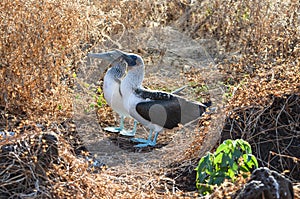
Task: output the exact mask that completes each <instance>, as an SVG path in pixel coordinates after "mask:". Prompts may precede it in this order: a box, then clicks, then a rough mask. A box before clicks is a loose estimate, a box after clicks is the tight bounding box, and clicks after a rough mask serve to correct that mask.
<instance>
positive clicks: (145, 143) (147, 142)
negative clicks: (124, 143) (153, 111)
mask: <svg viewBox="0 0 300 199" xmlns="http://www.w3.org/2000/svg"><path fill="white" fill-rule="evenodd" d="M152 132H153V131H152V130H150V133H149V136H148V139H147V140H146V139H143V138H132V139H131V141H133V142H139V143H140V144H137V145H135V146H134V147H136V148H143V147H147V146H155V145H156V140H157V136H158V132H156V133H155V135H154V138H153V140H152Z"/></svg>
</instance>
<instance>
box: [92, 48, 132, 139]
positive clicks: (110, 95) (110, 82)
mask: <svg viewBox="0 0 300 199" xmlns="http://www.w3.org/2000/svg"><path fill="white" fill-rule="evenodd" d="M88 57H93V58H100V59H104V60H106V61H109V62H110V63H111V68H109V69H108V70H107V72H106V74H105V76H104V80H103V94H104V98H105V100H106V102H107V104H108V105H109V106H110V107H111V108H112V109H113V110H114V111H115V112H117V113H118V114H119V115H120V126H119V127H106V128H104V130H106V131H109V132H120V134H121V135H126V136H134V135H135V133H136V127H137V121H136V120H134V127H133V129H132V131H127V130H125V129H124V119H125V117H130V115H129V112H128V111H127V110H126V109H125V107H124V106H123V99H122V95H121V92H120V84H121V80H122V78H123V76H124V75H125V73H126V67H127V63H126V61H125V60H124V58H123V57H122V54H121V53H120V52H119V51H110V52H104V53H88Z"/></svg>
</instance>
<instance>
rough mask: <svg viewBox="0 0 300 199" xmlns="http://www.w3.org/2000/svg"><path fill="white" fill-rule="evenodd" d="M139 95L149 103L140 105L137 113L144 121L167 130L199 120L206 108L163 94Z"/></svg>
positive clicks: (144, 92) (146, 93) (145, 102)
mask: <svg viewBox="0 0 300 199" xmlns="http://www.w3.org/2000/svg"><path fill="white" fill-rule="evenodd" d="M139 95H140V96H141V97H143V98H144V99H149V101H144V102H140V103H138V104H137V106H136V111H137V112H138V113H139V114H140V115H141V116H142V117H143V118H144V119H146V120H148V121H151V122H152V123H154V124H157V125H159V126H162V127H164V128H167V129H172V128H174V127H177V126H178V124H179V123H181V124H183V125H184V124H186V123H189V122H191V121H193V120H195V119H197V118H199V117H200V116H201V115H202V114H203V113H204V112H205V108H206V107H203V106H201V105H199V104H197V103H194V102H191V101H187V100H185V99H183V98H181V97H177V96H174V95H171V94H168V93H163V92H149V91H143V92H142V91H141V92H140V93H139Z"/></svg>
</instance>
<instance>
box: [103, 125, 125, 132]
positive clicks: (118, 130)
mask: <svg viewBox="0 0 300 199" xmlns="http://www.w3.org/2000/svg"><path fill="white" fill-rule="evenodd" d="M104 130H105V131H108V132H112V133H118V132H120V131H122V130H123V128H121V127H113V126H111V127H105V128H104Z"/></svg>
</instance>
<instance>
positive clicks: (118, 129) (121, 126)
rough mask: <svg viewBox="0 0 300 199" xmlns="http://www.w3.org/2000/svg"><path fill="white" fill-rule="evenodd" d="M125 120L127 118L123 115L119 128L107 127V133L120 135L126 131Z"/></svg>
mask: <svg viewBox="0 0 300 199" xmlns="http://www.w3.org/2000/svg"><path fill="white" fill-rule="evenodd" d="M124 119H125V117H124V116H123V115H121V116H120V126H119V127H114V126H111V127H105V128H104V130H105V131H109V132H113V133H118V132H120V131H122V130H123V129H124Z"/></svg>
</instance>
